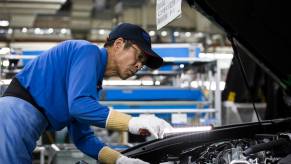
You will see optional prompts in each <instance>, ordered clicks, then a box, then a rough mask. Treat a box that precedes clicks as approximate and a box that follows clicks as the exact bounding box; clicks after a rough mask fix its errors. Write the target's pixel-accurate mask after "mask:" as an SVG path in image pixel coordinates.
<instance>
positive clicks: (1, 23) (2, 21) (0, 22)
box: [0, 20, 9, 27]
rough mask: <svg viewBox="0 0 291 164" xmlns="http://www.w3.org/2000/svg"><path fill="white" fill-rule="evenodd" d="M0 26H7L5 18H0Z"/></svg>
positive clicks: (7, 22)
mask: <svg viewBox="0 0 291 164" xmlns="http://www.w3.org/2000/svg"><path fill="white" fill-rule="evenodd" d="M0 26H2V27H7V26H9V21H7V20H0Z"/></svg>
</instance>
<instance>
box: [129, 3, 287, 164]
mask: <svg viewBox="0 0 291 164" xmlns="http://www.w3.org/2000/svg"><path fill="white" fill-rule="evenodd" d="M188 4H189V5H190V6H191V7H192V8H193V9H196V10H198V11H199V12H200V13H202V14H203V15H204V16H206V17H207V18H209V20H211V21H212V22H214V23H216V24H217V25H219V26H220V27H221V28H222V29H223V30H224V31H225V32H226V34H227V36H228V39H229V41H230V42H231V44H232V47H233V50H234V56H235V58H236V60H237V61H238V63H241V65H240V69H241V72H242V73H245V70H244V65H243V63H242V62H241V58H242V57H245V56H247V57H248V58H250V59H251V60H252V61H253V62H254V63H256V65H258V66H259V67H260V68H261V69H262V70H264V72H265V73H266V75H267V77H268V79H269V81H271V82H270V84H269V89H268V92H267V102H272V103H271V105H270V104H267V106H268V107H267V113H268V114H267V117H266V119H264V120H259V121H258V122H254V123H245V124H236V125H227V126H221V127H215V128H214V129H213V130H211V131H207V132H199V133H198V132H196V133H187V134H180V135H175V136H170V137H166V138H164V139H160V140H153V141H149V142H146V143H143V144H141V145H137V146H135V147H132V148H130V149H128V150H126V151H124V152H123V153H124V154H125V155H127V156H130V157H134V158H140V159H142V160H144V161H147V162H150V163H164V162H165V163H180V164H184V163H185V164H190V163H215V164H224V163H231V164H247V163H291V162H290V161H289V160H288V157H289V156H288V155H289V154H291V144H290V143H291V142H290V137H291V133H290V129H291V118H289V117H290V111H291V110H290V105H291V101H290V100H291V98H290V97H289V96H290V86H291V61H290V60H288V59H289V57H288V55H290V50H291V32H290V30H291V19H290V15H291V14H290V10H289V9H288V8H289V5H288V4H289V3H288V1H272V0H264V1H260V0H188ZM288 22H289V23H288ZM243 79H244V80H245V82H246V83H248V78H247V76H245V75H244V78H243ZM246 85H247V84H246ZM275 89H276V90H275ZM274 100H276V101H274ZM274 102H275V103H274Z"/></svg>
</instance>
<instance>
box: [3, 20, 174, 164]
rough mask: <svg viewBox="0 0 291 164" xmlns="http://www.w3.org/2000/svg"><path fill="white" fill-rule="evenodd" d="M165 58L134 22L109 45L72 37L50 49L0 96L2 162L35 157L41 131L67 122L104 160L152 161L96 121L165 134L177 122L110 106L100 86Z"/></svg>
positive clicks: (83, 145) (79, 142) (82, 145)
mask: <svg viewBox="0 0 291 164" xmlns="http://www.w3.org/2000/svg"><path fill="white" fill-rule="evenodd" d="M36 46H37V45H36ZM162 64H163V59H162V58H161V57H159V56H158V55H157V54H156V53H155V52H154V51H153V50H152V49H151V39H150V36H149V35H148V33H147V32H145V31H144V30H143V29H142V28H140V27H139V26H137V25H133V24H128V23H124V24H121V25H119V26H117V27H116V28H115V29H113V31H112V32H111V33H110V34H109V37H108V39H107V41H106V43H105V46H104V48H99V47H98V46H96V45H94V44H92V43H89V42H87V41H83V40H68V41H64V42H62V43H60V44H58V45H57V46H55V47H53V48H51V49H49V50H48V51H45V52H44V53H42V54H41V55H40V56H39V57H37V58H36V59H34V60H32V61H31V62H30V63H28V64H27V65H26V66H25V67H24V68H23V70H22V71H21V72H19V73H18V74H17V75H16V76H15V78H13V80H12V82H11V84H10V85H9V87H8V89H7V90H6V92H5V93H4V96H3V97H1V98H0V141H1V144H0V163H15V164H16V163H22V164H25V163H32V152H33V150H34V148H35V146H36V141H37V140H38V139H39V137H40V136H41V134H42V133H43V132H44V131H45V130H46V129H47V130H52V131H57V130H61V129H63V128H65V127H67V128H68V132H69V135H70V137H71V138H72V140H73V142H74V144H75V145H76V147H77V148H78V149H80V150H81V151H82V152H84V153H85V154H87V155H89V156H91V157H93V158H95V159H96V160H98V161H99V162H101V163H112V164H115V163H116V164H145V163H147V162H143V161H141V160H139V159H133V158H129V157H126V156H123V155H121V154H120V153H119V152H117V151H115V150H113V149H111V148H110V147H108V146H106V145H105V144H104V143H102V142H101V141H100V140H98V138H96V136H94V134H93V131H92V130H91V129H90V125H93V126H97V127H102V128H106V129H110V130H117V131H129V132H130V133H132V134H140V135H142V134H143V135H149V134H151V135H153V136H154V137H156V138H161V137H162V133H163V131H164V129H166V128H171V126H170V125H169V124H168V123H167V122H166V121H164V120H162V119H159V118H157V117H155V116H141V117H131V116H130V115H127V114H124V113H120V112H118V111H115V110H110V109H109V108H108V107H106V106H103V105H101V104H99V102H98V91H99V90H100V89H101V86H102V80H103V78H104V77H111V76H119V77H120V78H121V79H127V78H129V77H131V76H133V75H135V74H136V72H137V71H139V70H140V69H141V68H142V67H143V66H144V65H146V66H148V67H150V68H152V69H156V68H159V67H160V66H161V65H162ZM141 133H142V134H141Z"/></svg>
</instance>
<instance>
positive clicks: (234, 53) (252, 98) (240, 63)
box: [228, 36, 261, 123]
mask: <svg viewBox="0 0 291 164" xmlns="http://www.w3.org/2000/svg"><path fill="white" fill-rule="evenodd" d="M228 39H229V40H230V42H231V45H232V48H233V55H234V57H235V58H236V59H237V61H238V63H239V69H240V72H241V74H242V76H243V79H244V81H245V84H246V87H247V89H248V91H249V93H250V96H251V101H252V105H253V108H254V111H255V113H256V116H257V119H258V122H259V123H261V119H260V117H259V114H258V111H257V108H256V105H255V98H254V96H253V94H252V90H251V87H250V84H249V82H248V80H247V74H246V71H245V69H244V68H245V66H244V65H243V62H242V60H241V58H240V56H239V52H238V49H237V46H236V45H235V43H234V41H233V37H232V36H228Z"/></svg>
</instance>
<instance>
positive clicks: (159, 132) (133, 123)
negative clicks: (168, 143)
mask: <svg viewBox="0 0 291 164" xmlns="http://www.w3.org/2000/svg"><path fill="white" fill-rule="evenodd" d="M165 129H172V126H171V125H170V124H169V123H167V122H166V121H165V120H162V119H160V118H158V117H155V116H152V115H149V116H146V115H143V116H140V117H133V118H131V119H130V120H129V124H128V130H129V132H130V133H132V134H139V135H143V136H148V135H150V134H151V135H153V136H154V137H155V138H163V135H164V130H165Z"/></svg>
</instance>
